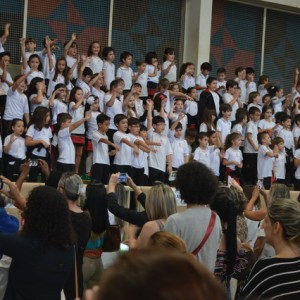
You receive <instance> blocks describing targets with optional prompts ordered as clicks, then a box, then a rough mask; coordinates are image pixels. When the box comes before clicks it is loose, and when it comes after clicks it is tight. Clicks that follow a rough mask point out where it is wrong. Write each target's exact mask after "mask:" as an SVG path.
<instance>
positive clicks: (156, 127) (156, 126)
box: [152, 116, 166, 134]
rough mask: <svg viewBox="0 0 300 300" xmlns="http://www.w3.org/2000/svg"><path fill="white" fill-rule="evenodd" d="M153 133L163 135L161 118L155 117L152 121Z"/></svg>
mask: <svg viewBox="0 0 300 300" xmlns="http://www.w3.org/2000/svg"><path fill="white" fill-rule="evenodd" d="M152 124H153V128H154V131H155V132H156V133H158V134H161V133H163V131H164V130H165V127H166V122H165V119H164V118H163V117H161V116H155V117H153V120H152Z"/></svg>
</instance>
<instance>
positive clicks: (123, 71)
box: [117, 67, 133, 90]
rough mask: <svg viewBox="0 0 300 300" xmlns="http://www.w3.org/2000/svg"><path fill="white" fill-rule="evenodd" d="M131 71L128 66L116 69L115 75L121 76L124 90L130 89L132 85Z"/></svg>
mask: <svg viewBox="0 0 300 300" xmlns="http://www.w3.org/2000/svg"><path fill="white" fill-rule="evenodd" d="M132 76H133V71H132V69H131V68H130V67H127V68H126V67H120V68H118V70H117V77H118V78H122V79H123V80H124V83H125V87H124V90H130V89H131V86H132Z"/></svg>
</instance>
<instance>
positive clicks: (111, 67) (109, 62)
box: [102, 47, 116, 88]
mask: <svg viewBox="0 0 300 300" xmlns="http://www.w3.org/2000/svg"><path fill="white" fill-rule="evenodd" d="M115 56H116V53H115V49H114V48H113V47H104V48H103V50H102V57H103V58H104V59H105V60H104V63H103V69H102V70H103V73H104V82H105V86H106V87H107V88H109V86H110V84H111V82H112V81H113V80H115V69H116V67H115V64H114V63H113V61H114V60H115Z"/></svg>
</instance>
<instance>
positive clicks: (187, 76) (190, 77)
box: [179, 62, 196, 92]
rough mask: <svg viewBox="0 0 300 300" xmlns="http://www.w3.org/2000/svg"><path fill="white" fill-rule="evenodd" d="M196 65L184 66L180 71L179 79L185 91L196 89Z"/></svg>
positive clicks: (187, 64) (188, 64) (189, 63)
mask: <svg viewBox="0 0 300 300" xmlns="http://www.w3.org/2000/svg"><path fill="white" fill-rule="evenodd" d="M194 74H195V65H194V64H193V63H191V62H187V63H185V64H183V65H182V66H181V68H180V71H179V79H180V83H181V86H182V89H183V92H186V91H187V89H188V88H189V87H195V86H196V81H195V77H194Z"/></svg>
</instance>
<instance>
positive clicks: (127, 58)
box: [120, 51, 132, 67]
mask: <svg viewBox="0 0 300 300" xmlns="http://www.w3.org/2000/svg"><path fill="white" fill-rule="evenodd" d="M120 62H121V66H124V67H129V66H130V65H131V64H132V54H131V53H130V52H127V51H124V52H122V53H121V55H120Z"/></svg>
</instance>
